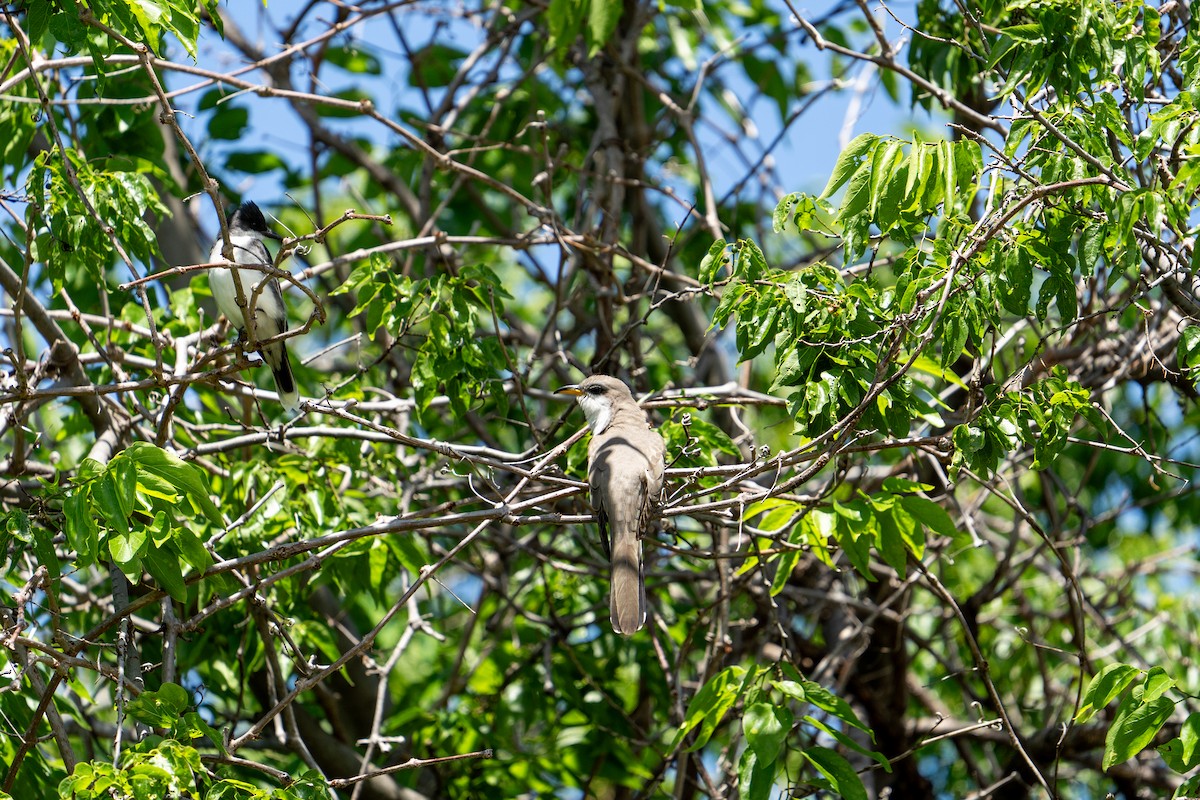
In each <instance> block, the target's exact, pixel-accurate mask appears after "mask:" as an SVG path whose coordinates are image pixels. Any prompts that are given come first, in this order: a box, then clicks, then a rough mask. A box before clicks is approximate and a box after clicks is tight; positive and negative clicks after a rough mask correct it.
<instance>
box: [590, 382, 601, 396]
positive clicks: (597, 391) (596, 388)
mask: <svg viewBox="0 0 1200 800" xmlns="http://www.w3.org/2000/svg"><path fill="white" fill-rule="evenodd" d="M587 393H588V394H591V395H596V396H597V397H598V396H600V395H602V394H604V387H603V386H600V385H596V386H589V387H587Z"/></svg>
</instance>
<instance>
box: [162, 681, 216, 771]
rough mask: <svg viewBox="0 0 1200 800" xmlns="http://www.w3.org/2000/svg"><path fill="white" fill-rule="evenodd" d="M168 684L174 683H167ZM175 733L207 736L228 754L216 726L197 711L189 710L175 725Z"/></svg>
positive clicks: (188, 737)
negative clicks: (206, 720) (210, 723)
mask: <svg viewBox="0 0 1200 800" xmlns="http://www.w3.org/2000/svg"><path fill="white" fill-rule="evenodd" d="M167 685H168V686H170V685H172V684H167ZM174 733H175V735H176V736H179V737H181V738H184V739H201V738H207V739H208V740H209V741H211V742H212V743H213V746H214V747H216V748H217V752H218V753H220V754H221V755H226V752H225V742H224V741H223V740H222V738H221V734H220V733H218V732H217V730H216V729H215V728H213V727H212V726H211V725H209V724H208V723H207V722H205V721H204V718H203V717H201V716H200V715H199V714H198V713H196V712H195V711H189V712H187V713H186V714H184V715H183V717H182V718H181V719H180V720H179V721H178V723H177V724H176V725H175V726H174Z"/></svg>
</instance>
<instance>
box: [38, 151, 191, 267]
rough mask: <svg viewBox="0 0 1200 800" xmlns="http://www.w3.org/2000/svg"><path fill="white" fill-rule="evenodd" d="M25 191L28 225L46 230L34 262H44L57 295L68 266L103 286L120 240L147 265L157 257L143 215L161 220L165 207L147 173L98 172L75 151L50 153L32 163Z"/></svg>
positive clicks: (152, 239)
mask: <svg viewBox="0 0 1200 800" xmlns="http://www.w3.org/2000/svg"><path fill="white" fill-rule="evenodd" d="M64 157H65V161H64ZM68 172H69V173H70V174H68ZM72 176H73V178H74V180H72ZM75 183H77V184H78V186H79V188H80V190H82V193H83V197H85V198H86V199H87V203H86V205H85V203H84V199H83V198H81V197H80V195H79V193H77V192H76V190H75V187H74V185H73V184H75ZM26 192H27V194H28V195H29V197H30V198H31V201H32V202H31V203H30V205H29V211H28V219H27V221H28V223H29V225H30V226H31V228H32V229H34V230H41V229H42V228H43V225H44V226H45V233H43V234H41V235H39V236H38V237H37V241H36V245H35V248H34V258H35V260H38V261H44V262H45V263H46V267H47V269H48V270H49V273H50V279H51V281H53V284H54V289H55V291H58V290H59V289H61V288H62V286H63V282H64V280H65V279H66V277H67V275H68V268H70V274H71V275H74V276H78V279H81V280H88V281H90V282H94V283H98V284H101V285H102V284H103V283H104V281H105V270H106V269H107V268H108V267H109V266H111V265H112V264H113V262H114V261H115V260H116V258H117V255H118V250H117V242H120V243H121V246H122V247H123V248H124V249H125V252H126V253H128V254H129V255H131V256H133V257H135V258H137V259H139V260H140V261H141V262H143V263H149V261H150V258H151V256H154V255H157V254H158V239H157V237H156V236H155V234H154V230H153V229H152V228H151V227H150V225H149V224H147V223H146V220H145V216H146V214H147V213H148V212H153V213H155V214H158V215H160V216H161V215H163V214H165V213H166V210H167V209H166V206H164V205H163V203H162V201H161V200H160V199H159V197H158V192H157V191H155V189H154V186H153V185H152V184H151V183H150V180H149V179H148V178H147V177H146V175H144V174H141V173H139V172H119V171H112V170H105V169H97V168H96V167H94V166H93V165H92V164H91V163H90V162H88V161H85V160H84V159H83V158H81V157H80V156H79V155H78V154H77V153H76V152H75V151H74V150H66V151H64V152H63V153H59V152H58V151H53V150H48V151H45V152H43V153H40V154H39V155H38V157H37V160H36V161H35V162H34V167H33V170H32V171H31V172H30V174H29V179H28V181H27V182H26ZM88 206H90V207H91V209H92V210H94V212H95V214H94V215H93V213H92V212H91V211H89V210H88Z"/></svg>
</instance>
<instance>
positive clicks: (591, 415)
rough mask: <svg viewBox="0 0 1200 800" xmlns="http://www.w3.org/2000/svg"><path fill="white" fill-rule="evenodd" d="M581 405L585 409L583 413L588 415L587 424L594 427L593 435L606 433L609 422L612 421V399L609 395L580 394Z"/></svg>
mask: <svg viewBox="0 0 1200 800" xmlns="http://www.w3.org/2000/svg"><path fill="white" fill-rule="evenodd" d="M579 407H580V408H582V409H583V415H584V416H585V417H587V424H588V427H589V428H591V429H592V435H593V436H598V435H600V434H601V433H604V429H605V428H607V427H608V423H610V422H612V401H611V400H609V399H608V398H607V397H596V396H595V395H590V394H586V393H585V394H581V395H579Z"/></svg>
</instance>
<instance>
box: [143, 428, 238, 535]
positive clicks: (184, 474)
mask: <svg viewBox="0 0 1200 800" xmlns="http://www.w3.org/2000/svg"><path fill="white" fill-rule="evenodd" d="M123 455H126V456H128V457H129V458H131V459H133V461H134V462H135V463H136V464H137V466H138V469H139V470H144V471H146V472H149V473H150V474H152V475H155V476H157V477H159V478H161V479H163V480H164V481H166V482H167V483H168V484H170V485H171V486H174V487H175V488H176V489H178V490H179V491H181V492H183V493H185V494H187V496H188V497H189V498H190V499H191V500H192V502H194V503H195V504H196V505H197V506H198V507H199V508H200V510H201V511H202V512H204V516H205V517H206V518H207V519H208V521H209V522H211V523H212V524H214V525H223V522H222V521H221V512H220V510H219V509H218V508H217V506H216V504H215V503H213V501H212V498H211V497H210V496H209V494H208V481H207V479H206V478H205V475H204V472H203V471H201V469H200V468H199V467H197V466H196V465H195V464H189V463H187V462H186V461H184V460H183V459H181V458H179V456H177V455H175V454H174V453H171V452H168V451H166V450H163V449H162V448H161V447H155V446H154V445H152V444H150V443H149V442H135V443H134V444H132V445H130V446H129V447H128V448H126V449H125V451H124V453H123Z"/></svg>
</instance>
